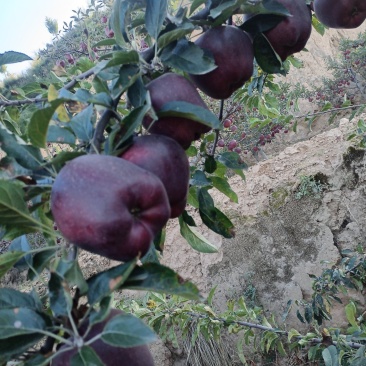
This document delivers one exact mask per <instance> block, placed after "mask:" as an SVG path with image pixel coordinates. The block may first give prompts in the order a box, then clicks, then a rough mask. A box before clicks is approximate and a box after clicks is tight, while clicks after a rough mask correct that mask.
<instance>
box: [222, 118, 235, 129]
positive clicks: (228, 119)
mask: <svg viewBox="0 0 366 366" xmlns="http://www.w3.org/2000/svg"><path fill="white" fill-rule="evenodd" d="M232 123H233V121H232V120H231V119H230V118H226V119H225V121H224V123H223V125H224V127H225V128H229V127H230V126H231V124H232Z"/></svg>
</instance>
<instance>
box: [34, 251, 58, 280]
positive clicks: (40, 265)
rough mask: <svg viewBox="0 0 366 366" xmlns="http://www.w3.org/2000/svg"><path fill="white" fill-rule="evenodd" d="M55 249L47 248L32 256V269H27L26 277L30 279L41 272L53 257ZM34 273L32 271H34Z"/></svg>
mask: <svg viewBox="0 0 366 366" xmlns="http://www.w3.org/2000/svg"><path fill="white" fill-rule="evenodd" d="M55 253H56V249H47V250H43V251H42V252H39V253H37V254H35V255H34V256H33V261H32V262H33V263H32V269H29V271H28V278H29V279H30V280H31V281H32V280H34V279H35V278H36V277H37V275H39V274H41V273H42V271H43V270H44V269H45V268H46V266H47V265H48V263H49V262H50V261H51V260H52V259H54V258H55ZM33 270H35V271H36V273H34V271H33Z"/></svg>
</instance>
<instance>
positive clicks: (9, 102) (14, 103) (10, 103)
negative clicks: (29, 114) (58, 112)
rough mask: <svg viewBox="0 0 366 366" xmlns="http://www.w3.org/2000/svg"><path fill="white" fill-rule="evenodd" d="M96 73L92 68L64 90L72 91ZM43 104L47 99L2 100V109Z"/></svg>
mask: <svg viewBox="0 0 366 366" xmlns="http://www.w3.org/2000/svg"><path fill="white" fill-rule="evenodd" d="M94 72H95V67H93V68H91V69H90V70H88V71H85V72H83V73H82V74H80V75H77V76H75V77H74V78H73V79H72V80H71V81H69V82H68V83H67V84H66V85H65V86H64V87H63V88H64V89H71V88H72V87H73V86H75V85H76V84H77V83H78V82H79V81H81V80H84V79H86V78H88V77H89V76H91V75H93V74H94ZM39 102H41V103H43V102H47V98H29V99H22V100H1V101H0V107H9V106H21V105H25V104H32V103H39Z"/></svg>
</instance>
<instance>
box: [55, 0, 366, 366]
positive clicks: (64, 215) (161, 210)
mask: <svg viewBox="0 0 366 366" xmlns="http://www.w3.org/2000/svg"><path fill="white" fill-rule="evenodd" d="M278 1H279V2H280V3H281V4H283V5H284V6H285V7H286V8H287V9H288V11H289V12H290V13H291V14H292V16H291V17H286V18H285V19H284V20H282V21H281V22H280V23H279V24H278V25H277V26H276V27H274V28H272V29H269V30H267V31H265V32H264V34H265V36H266V37H267V39H268V40H269V42H270V43H271V45H272V47H273V49H274V50H275V51H276V52H277V54H278V55H279V57H280V58H281V59H282V60H285V59H286V58H287V57H288V56H289V55H291V54H293V53H295V52H298V51H300V50H302V49H303V48H304V47H305V44H306V42H307V40H308V38H309V36H310V32H311V11H310V7H308V6H307V5H306V4H305V1H304V0H278ZM312 5H313V9H314V10H315V13H316V15H317V17H318V18H319V19H320V20H321V21H322V22H323V23H324V24H325V25H327V26H329V27H334V28H351V27H356V26H358V25H360V24H361V23H362V22H363V21H364V20H365V18H366V1H365V0H338V1H337V2H335V3H334V0H315V1H314V3H313V4H312ZM252 16H253V15H250V16H246V17H245V18H246V19H250V18H251V17H252ZM103 22H105V19H104V20H103ZM252 38H253V34H248V33H246V32H244V31H242V30H240V29H239V28H237V27H234V26H230V25H225V26H218V27H215V28H211V29H209V30H207V31H206V32H204V34H203V35H201V36H200V37H199V38H198V39H197V41H196V44H197V45H198V46H200V47H201V48H203V49H205V50H207V51H208V52H210V53H211V54H212V55H213V57H214V59H215V63H216V65H217V68H216V69H215V70H213V71H211V72H209V73H207V74H204V75H190V76H189V78H190V80H188V79H187V78H185V77H183V76H180V75H177V74H174V73H166V74H164V75H162V76H159V77H158V78H156V79H154V80H153V81H151V82H149V83H148V84H147V85H146V89H147V90H148V91H149V93H150V97H151V103H152V107H153V109H154V111H155V112H157V113H158V112H159V110H161V108H162V107H163V105H164V104H166V103H168V102H174V101H183V102H188V103H191V104H194V105H197V106H200V107H202V108H206V109H208V107H207V105H206V104H205V102H204V101H203V100H202V98H201V96H200V94H199V93H198V91H197V88H199V89H200V90H201V91H203V92H204V93H205V94H207V95H208V96H210V97H212V98H216V99H226V98H229V97H230V96H231V95H232V93H233V92H234V91H235V90H237V89H238V88H240V87H241V86H242V85H244V83H245V82H246V81H247V80H249V79H250V77H251V76H252V73H253V61H254V51H253V45H252ZM143 125H144V127H145V128H146V130H147V132H148V133H149V134H144V135H140V136H135V137H134V138H133V141H132V143H131V144H130V145H129V146H128V147H127V148H126V150H124V151H123V152H122V153H121V155H120V156H107V155H98V154H90V155H83V156H80V157H77V158H75V159H73V160H72V161H70V162H69V163H67V164H66V165H65V166H64V167H63V168H62V169H61V171H60V172H59V174H58V176H57V178H56V180H55V182H54V185H53V188H52V194H51V210H52V214H53V217H54V219H55V222H56V224H57V226H58V229H59V230H60V232H61V233H62V234H63V236H64V237H65V238H66V239H67V240H69V241H70V242H71V243H73V244H75V245H77V246H79V247H81V248H83V249H85V250H88V251H90V252H93V253H97V254H100V255H102V256H105V257H108V258H110V259H114V260H118V261H128V260H131V259H133V258H135V257H136V256H138V255H140V256H143V255H144V254H146V252H147V251H148V250H149V247H150V245H151V242H152V241H153V239H154V237H155V236H156V235H157V234H158V233H159V231H160V230H161V229H162V228H163V227H164V226H165V225H166V223H167V221H168V220H169V219H170V218H175V217H178V216H179V215H181V214H182V212H183V211H184V209H185V205H186V202H187V194H188V188H189V177H190V166H189V161H188V159H187V156H186V153H185V151H184V150H185V149H187V148H188V147H189V146H190V145H191V144H192V142H193V141H195V140H198V139H199V138H200V137H201V135H202V134H204V133H207V132H209V131H210V127H209V126H206V125H204V124H202V123H199V122H196V121H193V120H190V119H188V118H183V117H176V116H170V117H168V116H165V117H160V118H159V119H157V120H153V119H152V118H151V117H150V116H146V117H145V119H144V121H143ZM225 127H228V126H225ZM273 133H275V132H273ZM244 137H245V136H244ZM268 138H270V137H268ZM262 140H264V137H263V139H262ZM119 314H121V312H120V311H119V310H112V312H111V313H110V315H109V316H108V317H107V319H105V320H104V321H103V322H101V323H98V324H96V325H94V326H93V327H92V328H91V330H90V332H89V333H88V335H87V336H86V340H89V339H92V338H93V337H94V336H95V335H97V334H100V333H101V332H102V329H103V327H104V326H105V324H106V323H107V322H108V321H109V320H110V319H112V318H113V317H114V316H118V315H119ZM86 328H87V323H86V324H84V325H81V327H80V328H79V333H80V335H81V336H83V335H84V332H85V329H86ZM91 346H92V348H93V349H94V350H95V351H96V353H97V354H98V355H99V357H100V358H101V360H102V361H103V362H104V363H105V364H106V365H112V364H116V363H117V364H120V365H132V364H133V365H136V366H139V365H141V366H142V365H145V366H150V365H153V360H152V357H151V354H150V352H149V350H148V348H147V347H146V346H138V347H132V348H127V349H121V348H115V347H111V346H109V345H107V344H105V343H104V342H102V341H101V340H97V341H95V342H93V343H92V345H91ZM63 347H65V346H62V347H61V349H62V348H63ZM76 352H77V348H76V347H75V348H72V349H70V350H66V349H64V352H63V353H60V354H59V355H57V356H56V357H55V358H54V360H53V361H52V365H53V366H62V365H69V364H70V359H71V358H72V356H73V355H74V354H76Z"/></svg>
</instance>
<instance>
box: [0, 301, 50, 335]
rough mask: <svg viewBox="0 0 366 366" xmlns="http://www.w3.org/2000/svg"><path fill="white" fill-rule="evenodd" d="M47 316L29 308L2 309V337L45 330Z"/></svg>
mask: <svg viewBox="0 0 366 366" xmlns="http://www.w3.org/2000/svg"><path fill="white" fill-rule="evenodd" d="M46 326H47V324H46V321H45V318H43V317H42V316H41V315H39V314H38V313H37V312H36V311H34V310H32V309H28V308H14V309H0V339H1V340H2V339H6V338H10V337H15V336H20V335H29V334H34V333H37V330H44V329H45V328H46Z"/></svg>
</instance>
